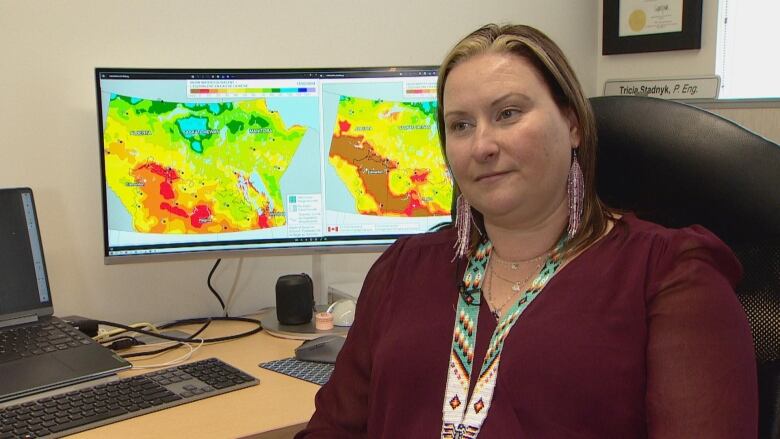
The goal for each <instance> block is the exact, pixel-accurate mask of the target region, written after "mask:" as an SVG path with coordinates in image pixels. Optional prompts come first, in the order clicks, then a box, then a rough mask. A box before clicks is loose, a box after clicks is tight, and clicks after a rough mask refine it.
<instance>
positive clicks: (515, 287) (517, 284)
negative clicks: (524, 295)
mask: <svg viewBox="0 0 780 439" xmlns="http://www.w3.org/2000/svg"><path fill="white" fill-rule="evenodd" d="M512 291H514V292H515V293H516V292H518V291H520V282H515V284H514V285H512Z"/></svg>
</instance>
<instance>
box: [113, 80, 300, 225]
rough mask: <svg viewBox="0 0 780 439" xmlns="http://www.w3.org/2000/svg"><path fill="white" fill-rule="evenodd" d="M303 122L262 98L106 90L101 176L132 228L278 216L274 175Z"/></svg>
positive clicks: (280, 207) (280, 221) (279, 221)
mask: <svg viewBox="0 0 780 439" xmlns="http://www.w3.org/2000/svg"><path fill="white" fill-rule="evenodd" d="M305 133H306V127H303V126H299V125H293V126H289V127H287V126H286V125H285V123H284V121H283V120H282V117H281V116H280V115H279V113H278V112H276V111H273V110H270V109H269V108H268V107H267V105H266V101H265V100H264V99H254V100H241V101H237V102H221V103H203V104H201V103H181V102H165V101H159V100H150V99H139V98H134V97H128V96H121V95H117V94H114V95H112V96H111V99H110V102H109V105H108V110H107V113H106V123H105V130H104V161H105V172H106V183H107V185H108V187H109V188H110V190H111V191H113V193H114V194H116V196H117V197H118V198H119V200H120V201H121V203H122V205H123V206H124V207H125V209H126V210H127V212H128V213H129V214H130V216H131V218H132V225H133V229H134V231H136V232H141V233H171V234H184V233H223V232H236V231H246V230H257V229H267V228H271V227H279V226H283V225H285V224H286V214H285V211H284V202H283V198H282V193H281V188H280V179H281V177H282V176H283V175H284V173H285V171H286V170H287V168H288V167H289V165H290V161H291V160H292V157H293V155H294V154H295V152H296V150H297V149H298V147H299V145H300V143H301V140H302V139H303V136H304V134H305Z"/></svg>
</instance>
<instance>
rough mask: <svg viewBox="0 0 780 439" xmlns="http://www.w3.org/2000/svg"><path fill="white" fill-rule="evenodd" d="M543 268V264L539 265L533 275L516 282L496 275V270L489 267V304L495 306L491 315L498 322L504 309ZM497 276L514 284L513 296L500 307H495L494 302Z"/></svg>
mask: <svg viewBox="0 0 780 439" xmlns="http://www.w3.org/2000/svg"><path fill="white" fill-rule="evenodd" d="M541 268H542V265H541V264H537V265H536V267H535V268H534V270H532V271H531V274H529V275H528V276H527V277H526V278H525V279H523V280H519V281H514V280H511V279H507V278H505V277H502V276H501V275H500V274H496V270H493V268H492V267H489V269H490V276H488V285H485V287H486V290H487V300H488V304H493V310H492V311H491V314H493V317H494V318H495V319H496V320H498V319H499V318H500V317H501V313H502V312H503V311H504V308H505V307H506V306H507V304H509V302H510V301H511V300H512V299H513V298H514V297H515V296H516V295H517V293H518V292H520V290H521V288H522V286H523V285H525V284H526V283H527V282H528V281H529V280H530V279H531V276H533V275H534V273H538V271H539V269H541ZM494 275H495V276H496V277H497V278H499V279H501V280H503V281H506V282H509V283H511V284H512V294H510V295H509V296H507V298H506V299H505V300H504V302H503V303H501V305H500V306H498V307H496V306H495V303H496V302H495V300H493V276H494Z"/></svg>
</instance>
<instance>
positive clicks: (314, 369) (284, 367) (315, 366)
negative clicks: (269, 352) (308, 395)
mask: <svg viewBox="0 0 780 439" xmlns="http://www.w3.org/2000/svg"><path fill="white" fill-rule="evenodd" d="M258 366H260V367H262V368H263V369H268V370H272V371H274V372H278V373H281V374H284V375H287V376H291V377H293V378H298V379H300V380H304V381H308V382H310V383H314V384H319V385H320V386H321V385H323V384H325V383H327V382H328V379H329V378H330V374H331V373H332V372H333V366H334V365H333V364H332V363H317V362H314V361H301V360H298V359H295V358H284V359H282V360H275V361H269V362H267V363H260V364H259V365H258Z"/></svg>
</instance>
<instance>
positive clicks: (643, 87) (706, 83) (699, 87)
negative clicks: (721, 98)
mask: <svg viewBox="0 0 780 439" xmlns="http://www.w3.org/2000/svg"><path fill="white" fill-rule="evenodd" d="M719 91H720V77H719V76H697V77H686V78H654V79H610V80H608V81H606V82H605V83H604V96H649V97H653V98H661V99H675V100H683V99H715V98H717V97H718V92H719Z"/></svg>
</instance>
